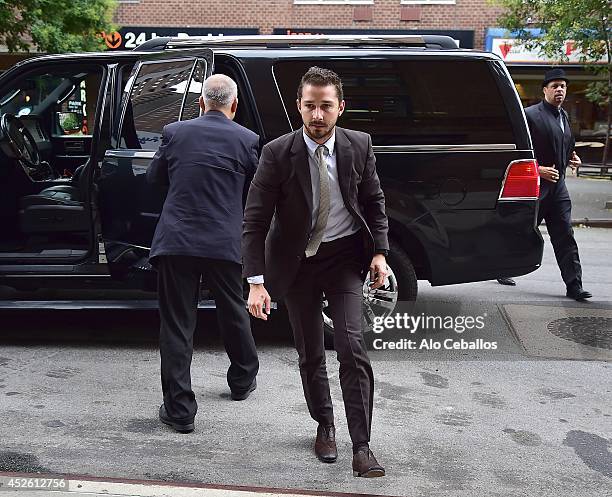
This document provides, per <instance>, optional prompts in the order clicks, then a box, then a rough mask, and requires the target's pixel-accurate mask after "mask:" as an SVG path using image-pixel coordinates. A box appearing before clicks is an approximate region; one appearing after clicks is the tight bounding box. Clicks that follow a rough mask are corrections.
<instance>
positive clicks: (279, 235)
mask: <svg viewBox="0 0 612 497" xmlns="http://www.w3.org/2000/svg"><path fill="white" fill-rule="evenodd" d="M297 106H298V110H299V112H300V114H301V115H302V120H303V122H304V126H303V127H302V128H300V129H298V130H296V131H294V132H292V133H289V134H287V135H284V136H281V137H280V138H278V139H276V140H274V141H272V142H270V143H268V144H267V145H266V146H265V147H264V149H263V151H262V154H261V158H260V161H259V167H258V168H257V172H256V173H255V178H254V179H253V182H252V184H251V188H250V190H249V194H248V198H247V203H246V209H245V215H244V230H243V237H242V242H243V245H242V254H243V263H244V276H245V277H247V279H248V281H249V283H250V293H249V301H248V304H249V311H250V312H251V314H252V315H253V316H255V317H257V318H260V319H264V320H265V319H267V314H268V313H269V311H270V294H268V291H267V290H266V287H267V288H268V289H269V290H270V293H271V294H272V295H273V296H274V297H275V298H280V297H284V299H285V304H286V306H287V310H288V312H289V319H290V321H291V325H292V328H293V333H294V338H295V344H296V348H297V351H298V355H299V365H300V374H301V376H302V385H303V387H304V395H305V397H306V403H307V404H308V409H309V411H310V415H311V416H312V418H313V419H314V420H315V421H317V422H318V424H319V426H318V428H317V437H316V440H315V453H316V455H317V457H318V458H319V459H320V460H322V461H324V462H334V461H335V460H336V458H337V450H336V442H335V429H334V415H333V407H332V402H331V397H330V393H329V382H328V377H327V370H326V367H325V348H324V344H323V319H322V314H321V311H322V301H323V295H325V298H326V299H327V301H328V303H329V311H330V314H331V318H332V320H333V322H334V348H335V350H336V352H337V357H338V360H339V361H340V386H341V388H342V396H343V398H344V406H345V411H346V416H347V421H348V428H349V433H350V436H351V440H352V442H353V474H354V475H355V476H364V477H374V476H384V474H385V470H384V468H383V467H382V466H380V465H379V464H378V462H377V461H376V459H375V457H374V455H373V454H372V452H371V451H370V448H369V441H370V425H371V420H372V401H373V393H374V377H373V373H372V368H371V366H370V361H369V359H368V355H367V351H366V348H365V345H364V341H363V335H362V325H361V315H362V299H363V291H362V287H363V282H364V279H365V276H366V275H367V273H368V270H369V272H370V279H371V285H372V287H374V288H378V287H380V286H382V284H383V283H384V279H385V276H386V274H387V265H386V262H385V256H386V255H387V252H388V249H389V242H388V240H387V232H388V221H387V216H386V214H385V199H384V195H383V192H382V190H381V188H380V182H379V180H378V175H377V174H376V166H375V158H374V153H373V150H372V140H371V138H370V136H369V135H367V134H365V133H361V132H358V131H351V130H347V129H343V128H339V127H336V121H337V119H338V117H339V116H340V115H341V114H342V112H343V111H344V100H343V93H342V83H341V81H340V78H339V77H338V75H337V74H336V73H334V72H333V71H330V70H327V69H321V68H318V67H312V68H310V69H309V70H308V72H307V73H306V74H305V75H304V76H303V77H302V81H301V83H300V86H299V88H298V98H297ZM273 215H274V220H273V221H272V217H273ZM271 221H272V225H271V226H270V223H271ZM266 235H267V238H266ZM264 281H265V286H264Z"/></svg>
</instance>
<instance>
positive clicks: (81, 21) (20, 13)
mask: <svg viewBox="0 0 612 497" xmlns="http://www.w3.org/2000/svg"><path fill="white" fill-rule="evenodd" d="M116 6H117V3H116V0H0V43H2V44H4V45H6V46H7V47H8V49H9V51H11V52H13V51H30V49H32V48H34V49H36V50H37V51H40V52H47V53H63V52H78V51H95V50H101V49H103V48H104V40H103V38H102V36H101V35H100V33H102V32H110V31H113V30H114V26H113V24H112V18H113V14H114V12H115V8H116Z"/></svg>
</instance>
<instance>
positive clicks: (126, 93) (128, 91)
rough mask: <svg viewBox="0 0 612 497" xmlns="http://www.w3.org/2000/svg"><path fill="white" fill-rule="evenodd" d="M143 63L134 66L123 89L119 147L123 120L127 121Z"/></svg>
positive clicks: (119, 138) (118, 131)
mask: <svg viewBox="0 0 612 497" xmlns="http://www.w3.org/2000/svg"><path fill="white" fill-rule="evenodd" d="M142 66H143V63H142V61H138V62H136V63H135V64H134V67H133V69H132V72H131V73H130V77H129V78H128V80H127V82H126V84H125V88H124V89H123V94H122V95H121V103H120V105H121V112H120V114H119V126H118V127H117V146H119V145H120V144H121V134H122V132H123V120H124V119H125V113H126V111H127V103H128V101H129V99H130V97H131V95H132V90H133V89H134V84H135V83H136V79H137V78H138V74H139V73H140V69H141V68H142Z"/></svg>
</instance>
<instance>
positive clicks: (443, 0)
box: [401, 0, 457, 5]
mask: <svg viewBox="0 0 612 497" xmlns="http://www.w3.org/2000/svg"><path fill="white" fill-rule="evenodd" d="M456 3H457V2H456V0H401V4H402V5H440V4H451V5H454V4H456Z"/></svg>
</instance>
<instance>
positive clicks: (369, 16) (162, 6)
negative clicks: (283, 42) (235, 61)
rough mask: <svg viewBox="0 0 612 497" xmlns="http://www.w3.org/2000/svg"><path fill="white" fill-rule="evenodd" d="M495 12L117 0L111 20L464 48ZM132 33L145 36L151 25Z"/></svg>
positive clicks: (418, 5) (417, 5) (456, 0)
mask: <svg viewBox="0 0 612 497" xmlns="http://www.w3.org/2000/svg"><path fill="white" fill-rule="evenodd" d="M499 13H500V9H499V8H497V7H493V6H491V4H490V3H489V2H488V1H487V0H240V1H234V2H232V1H227V0H207V1H201V0H163V1H162V0H126V1H120V2H119V8H118V10H117V15H116V22H117V23H118V24H119V25H120V26H123V27H124V28H123V33H127V31H126V30H125V27H169V26H171V27H177V28H189V29H190V30H194V29H197V28H200V31H202V33H201V34H206V29H201V28H209V31H208V32H211V33H212V34H217V33H218V32H219V31H223V28H225V30H229V31H228V34H233V33H232V30H231V28H238V29H242V30H249V31H251V32H256V33H258V34H291V33H312V34H315V33H323V34H333V33H338V34H341V33H343V32H347V31H349V30H350V32H351V33H354V32H355V31H359V32H361V31H365V32H368V31H369V32H371V33H374V32H376V33H378V34H380V33H384V32H387V33H388V34H392V33H393V32H397V31H398V30H400V32H406V31H418V32H421V33H423V34H426V33H429V34H445V33H448V34H450V35H451V36H453V37H454V38H455V39H457V40H458V41H459V44H460V46H462V47H463V48H476V49H484V37H485V31H486V28H487V27H490V26H494V25H495V20H496V18H497V16H498V15H499ZM132 33H134V34H135V35H136V36H138V35H139V34H141V33H145V37H146V36H150V34H151V31H150V30H144V31H140V32H139V31H136V32H134V31H132ZM156 34H158V33H156ZM224 34H225V33H224ZM236 34H240V33H236ZM158 35H159V34H158ZM141 39H142V36H141Z"/></svg>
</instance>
